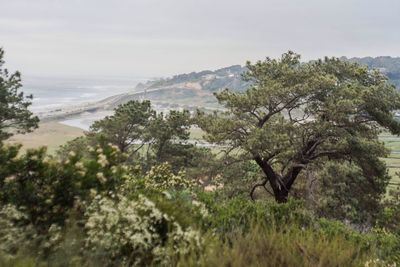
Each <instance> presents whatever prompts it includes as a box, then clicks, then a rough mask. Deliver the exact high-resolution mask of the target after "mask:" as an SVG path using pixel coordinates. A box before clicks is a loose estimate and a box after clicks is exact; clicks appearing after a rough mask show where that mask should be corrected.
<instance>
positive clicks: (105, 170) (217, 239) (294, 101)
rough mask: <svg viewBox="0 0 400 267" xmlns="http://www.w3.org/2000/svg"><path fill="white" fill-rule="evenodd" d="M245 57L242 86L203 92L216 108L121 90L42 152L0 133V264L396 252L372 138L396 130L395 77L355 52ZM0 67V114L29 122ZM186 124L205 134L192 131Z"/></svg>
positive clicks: (295, 258) (323, 257)
mask: <svg viewBox="0 0 400 267" xmlns="http://www.w3.org/2000/svg"><path fill="white" fill-rule="evenodd" d="M0 55H1V56H2V53H0ZM247 68H248V71H247V72H246V73H245V74H244V79H246V80H247V81H249V80H251V81H252V82H251V84H253V85H252V86H251V87H249V88H248V90H246V91H245V92H243V93H233V92H231V91H229V90H226V91H222V92H220V93H217V94H216V97H217V99H218V100H219V101H220V102H221V103H222V104H224V105H225V106H226V110H227V112H216V113H213V114H204V113H202V112H198V113H197V114H190V113H189V112H188V111H171V112H170V113H168V114H164V113H159V112H156V111H155V110H153V109H152V107H151V103H150V102H149V101H130V102H128V103H126V104H124V105H121V106H119V107H118V108H116V109H115V112H114V114H113V115H111V116H108V117H106V118H104V119H102V120H99V121H97V122H95V123H94V124H93V125H92V127H91V128H90V131H88V132H87V133H86V134H85V136H84V137H81V138H78V139H75V140H73V141H71V142H69V143H67V144H65V145H64V146H63V147H60V149H59V150H58V152H57V153H56V154H54V155H50V154H48V153H47V152H46V148H40V149H35V150H27V151H26V152H25V153H24V152H22V151H21V148H20V146H18V145H6V143H5V142H3V141H2V142H1V143H0V205H1V206H0V265H1V266H3V265H4V266H396V263H400V225H399V214H400V213H399V211H400V210H399V207H400V197H399V196H400V193H399V191H395V192H391V195H390V197H388V196H386V195H385V190H386V186H387V183H388V180H389V178H390V177H389V176H388V174H387V170H386V166H385V164H384V163H383V162H382V161H381V157H382V156H384V155H385V153H386V152H387V151H386V150H385V149H384V147H383V145H382V144H381V143H380V142H379V141H378V139H377V134H378V133H379V132H380V131H382V130H383V129H384V128H386V129H388V130H390V131H392V132H393V133H395V134H398V131H399V124H398V122H397V121H396V120H394V119H393V111H394V110H396V109H398V108H399V106H400V95H399V94H398V93H397V91H396V90H395V89H394V87H392V86H390V85H389V84H388V83H387V81H386V78H385V76H383V75H382V74H381V73H379V72H370V71H367V69H366V68H364V67H361V66H359V65H357V64H352V63H348V62H344V61H341V60H338V59H325V60H319V61H316V62H312V63H308V64H300V62H299V56H298V55H296V54H294V53H291V52H289V53H287V54H284V55H283V56H282V58H280V59H276V60H274V59H267V60H265V61H262V62H257V63H255V64H250V63H249V64H248V66H247ZM1 73H6V71H5V70H2V71H1V72H0V74H1ZM7 77H8V76H6V75H4V74H3V76H2V80H1V81H3V82H2V83H0V85H1V87H0V89H1V90H2V92H3V93H2V94H3V95H4V94H5V95H9V94H16V95H19V96H20V97H19V99H17V103H14V104H9V102H8V101H11V100H8V99H9V98H5V101H3V102H2V104H3V105H4V107H8V106H10V105H16V106H19V105H18V103H23V105H22V106H23V107H25V109H24V108H22V109H21V112H22V114H24V116H20V117H19V120H18V121H16V120H14V117H13V116H14V115H13V114H14V113H8V112H5V111H4V112H3V110H7V109H5V108H3V109H1V110H0V112H2V113H1V114H0V117H1V116H2V118H6V121H7V120H8V121H12V120H14V121H15V129H16V130H17V131H18V129H21V127H20V126H23V128H22V129H24V131H30V130H32V129H33V128H34V127H36V122H37V119H36V118H35V117H33V116H32V114H30V113H28V111H27V110H26V107H27V106H28V104H29V100H26V99H25V98H24V97H23V95H22V94H19V92H18V89H19V87H15V85H14V84H12V83H7V82H4V81H7V79H8V78H7ZM18 81H19V80H18ZM12 99H14V98H12ZM13 101H15V100H13ZM21 112H20V113H21ZM306 118H307V119H306ZM193 126H200V127H202V128H203V130H204V131H205V137H204V138H205V139H206V140H208V141H209V142H210V143H215V144H216V145H215V146H214V147H212V148H207V147H201V146H199V145H196V144H195V143H193V142H191V140H190V130H191V128H192V127H193ZM0 127H1V128H0V132H2V131H3V132H5V131H6V130H7V134H6V135H3V136H4V139H5V138H7V137H8V136H9V135H10V134H12V132H10V131H9V129H8V128H7V129H6V128H5V126H4V125H2V124H0ZM259 188H262V190H258V189H259ZM266 192H270V193H271V195H272V196H270V195H269V194H268V193H266Z"/></svg>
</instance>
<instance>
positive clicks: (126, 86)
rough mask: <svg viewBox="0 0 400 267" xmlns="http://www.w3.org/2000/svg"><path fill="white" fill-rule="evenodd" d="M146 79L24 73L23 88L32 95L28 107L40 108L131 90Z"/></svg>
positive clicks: (46, 108) (48, 108)
mask: <svg viewBox="0 0 400 267" xmlns="http://www.w3.org/2000/svg"><path fill="white" fill-rule="evenodd" d="M146 80H147V79H146V78H138V77H136V78H135V77H134V78H126V77H100V78H98V77H87V78H54V77H50V78H49V77H22V83H23V87H22V91H23V92H24V93H25V94H32V95H33V101H32V105H31V106H30V107H29V109H30V110H31V111H33V112H39V111H40V112H41V111H48V110H52V109H57V108H58V107H62V106H68V105H74V104H79V103H85V102H92V101H97V100H101V99H104V98H106V97H109V96H112V95H117V94H121V93H126V92H130V91H133V90H134V88H135V86H136V85H137V84H138V83H139V82H145V81H146Z"/></svg>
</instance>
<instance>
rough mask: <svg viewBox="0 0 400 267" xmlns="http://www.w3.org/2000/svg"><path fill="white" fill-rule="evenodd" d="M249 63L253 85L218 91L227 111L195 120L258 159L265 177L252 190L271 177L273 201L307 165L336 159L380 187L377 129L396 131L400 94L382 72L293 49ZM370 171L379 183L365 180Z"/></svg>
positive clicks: (211, 136)
mask: <svg viewBox="0 0 400 267" xmlns="http://www.w3.org/2000/svg"><path fill="white" fill-rule="evenodd" d="M247 68H248V71H247V72H246V73H245V74H244V78H245V79H246V80H249V81H253V82H254V84H253V85H252V86H250V87H249V88H248V90H247V91H246V92H243V93H237V92H233V91H230V90H228V89H227V90H225V91H222V92H219V93H217V94H216V97H217V99H218V101H219V103H220V104H222V105H223V106H224V107H225V108H226V109H227V111H226V112H215V113H213V114H204V113H201V112H199V115H198V124H199V126H200V127H201V128H202V129H203V130H204V131H206V133H207V134H206V135H205V138H206V139H207V140H208V141H209V142H213V143H217V144H221V145H225V146H228V147H229V148H230V149H229V150H228V152H230V153H233V152H234V153H237V152H238V151H240V152H241V153H238V154H239V158H242V159H249V160H254V162H256V163H257V164H258V165H259V167H260V169H261V170H262V171H263V172H264V175H265V178H264V182H263V183H258V184H256V185H255V187H253V190H252V191H251V192H254V189H255V188H256V187H259V186H265V185H266V184H267V183H268V184H269V186H270V188H271V190H272V191H273V194H274V196H275V199H276V200H277V201H278V202H285V201H286V199H287V197H288V194H289V192H290V191H291V188H292V186H293V185H294V184H295V183H296V181H297V178H298V177H299V175H300V176H301V174H302V173H303V172H304V170H305V169H306V168H307V167H315V168H317V166H323V164H324V163H325V162H328V161H334V160H339V161H351V162H353V163H354V164H356V165H357V166H358V167H360V168H361V169H362V173H363V175H364V176H365V182H364V183H365V185H368V186H373V187H376V192H377V193H378V194H382V193H384V186H382V185H384V184H385V181H386V180H387V176H386V175H384V174H383V172H382V170H384V168H385V167H384V165H383V164H382V163H381V162H380V160H379V157H384V156H385V155H386V150H385V148H384V145H383V144H382V143H380V142H379V141H378V134H379V132H380V131H381V129H382V128H386V129H388V130H390V131H391V132H392V133H396V134H398V133H400V123H399V122H398V121H397V120H395V118H394V111H395V110H396V109H399V108H400V95H399V93H398V92H397V91H396V90H395V89H394V87H393V86H391V85H389V84H388V83H387V79H386V77H385V76H384V75H382V74H381V73H379V72H377V71H372V72H371V71H369V70H368V69H367V68H366V67H361V66H359V65H357V64H353V63H349V62H346V61H341V60H339V59H337V58H325V59H323V60H317V61H312V62H309V63H304V64H301V63H300V56H299V55H297V54H294V53H293V52H288V53H286V54H284V55H283V56H282V57H281V58H280V59H270V58H267V59H266V60H265V61H259V62H256V63H255V64H251V63H248V64H247ZM366 151H368V152H367V153H366ZM382 168H383V169H382ZM371 176H373V177H378V179H382V181H381V182H379V183H377V184H374V183H369V182H368V179H369V178H370V177H371Z"/></svg>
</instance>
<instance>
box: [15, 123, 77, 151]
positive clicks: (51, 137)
mask: <svg viewBox="0 0 400 267" xmlns="http://www.w3.org/2000/svg"><path fill="white" fill-rule="evenodd" d="M82 135H83V130H82V129H80V128H77V127H71V126H67V125H64V124H61V123H58V122H42V123H40V124H39V128H38V129H36V130H35V131H33V132H31V133H27V134H23V135H22V134H18V135H14V136H12V137H11V138H10V139H9V140H8V142H9V143H11V144H17V143H19V144H22V147H23V150H25V149H29V148H38V147H42V146H47V149H48V151H49V153H54V151H56V150H57V149H58V147H59V146H60V145H63V144H65V143H66V142H68V141H70V140H72V139H74V138H76V137H79V136H82Z"/></svg>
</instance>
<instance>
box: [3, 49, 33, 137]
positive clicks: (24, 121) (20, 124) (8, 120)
mask: <svg viewBox="0 0 400 267" xmlns="http://www.w3.org/2000/svg"><path fill="white" fill-rule="evenodd" d="M3 56H4V50H3V49H2V48H0V141H3V140H5V139H7V138H8V137H10V136H11V135H12V134H13V133H26V132H30V131H32V130H33V129H35V128H37V127H38V122H39V119H38V118H37V117H36V116H33V114H32V112H31V111H29V110H28V107H29V106H30V105H31V99H32V95H29V96H25V95H24V93H23V92H22V91H21V90H20V89H21V87H22V84H21V75H20V73H19V72H15V73H13V74H9V72H8V70H7V69H5V68H3V65H4V60H3Z"/></svg>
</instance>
